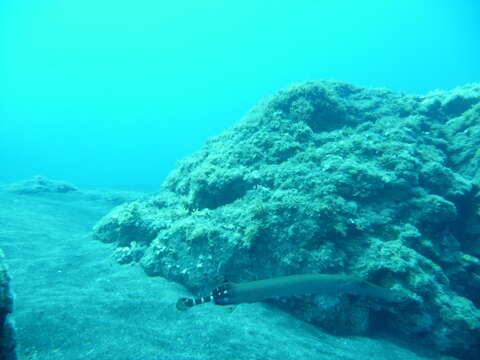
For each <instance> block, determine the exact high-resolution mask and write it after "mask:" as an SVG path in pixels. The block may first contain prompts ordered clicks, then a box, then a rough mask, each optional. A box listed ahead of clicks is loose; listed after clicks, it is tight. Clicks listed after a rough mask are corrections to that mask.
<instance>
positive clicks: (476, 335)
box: [95, 82, 480, 359]
mask: <svg viewBox="0 0 480 360" xmlns="http://www.w3.org/2000/svg"><path fill="white" fill-rule="evenodd" d="M478 149H480V85H469V86H464V87H461V88H458V89H455V90H452V91H447V92H443V91H436V92H433V93H430V94H428V95H426V96H417V95H405V94H397V93H393V92H390V91H388V90H381V89H365V88H360V87H355V86H352V85H349V84H345V83H338V82H307V83H303V84H298V85H294V86H291V87H290V88H288V89H286V90H283V91H280V92H279V93H278V94H276V95H274V96H272V97H270V98H267V99H266V100H264V101H263V102H261V103H260V104H259V105H257V106H256V107H255V108H254V109H253V110H252V111H251V112H250V113H249V114H248V115H247V116H246V117H245V118H244V119H242V121H241V122H240V123H239V124H238V125H237V126H235V127H233V128H232V129H230V130H229V131H226V132H225V133H223V134H221V135H220V136H218V137H216V138H213V139H211V140H210V141H208V143H207V144H206V145H205V146H204V147H203V148H202V149H200V150H199V151H198V152H196V153H194V154H193V155H192V156H190V157H188V158H186V159H184V160H183V161H181V162H180V163H179V165H178V166H177V168H176V169H175V170H174V171H173V172H172V173H171V174H170V176H169V177H168V178H167V180H166V181H165V183H164V184H163V188H162V191H161V192H160V193H159V194H158V195H157V196H155V197H153V198H151V199H150V200H148V201H136V202H132V203H129V204H125V205H122V206H120V207H117V208H115V209H114V210H113V211H112V212H111V213H110V214H108V215H107V216H106V217H105V218H103V219H102V220H101V221H100V222H99V223H98V224H97V225H96V227H95V236H96V238H97V239H99V240H101V241H104V242H114V243H116V246H117V250H116V255H117V258H118V260H119V261H120V262H131V261H138V262H139V263H140V264H141V266H142V267H143V268H144V269H145V271H146V272H147V273H148V274H150V275H161V276H164V277H167V278H169V279H173V280H176V281H179V282H181V283H183V284H185V285H186V286H188V287H189V288H190V289H192V290H193V291H197V292H198V291H200V292H202V291H206V290H207V289H209V288H211V287H213V286H214V285H216V284H217V283H218V282H219V281H221V279H222V278H223V279H228V280H231V281H235V282H237V281H246V280H253V279H261V278H268V277H272V276H278V275H285V274H297V273H346V274H355V275H356V276H359V277H361V278H364V279H367V280H368V281H370V282H372V283H375V284H378V285H381V286H384V287H388V288H392V289H396V290H398V291H401V292H403V293H405V294H406V296H407V300H406V301H405V302H403V303H399V304H395V305H392V304H385V303H382V302H381V301H375V300H372V299H363V298H358V297H349V296H340V297H334V298H333V297H321V296H314V297H307V298H303V299H292V300H291V302H290V304H289V305H286V307H287V308H289V309H290V310H292V311H294V312H295V313H296V314H298V316H300V317H302V318H304V319H306V320H308V321H310V322H312V323H315V324H318V325H319V326H321V327H323V328H325V329H328V330H330V331H332V332H336V333H338V332H339V333H356V334H366V333H368V332H370V331H375V330H376V331H382V332H383V331H385V332H388V333H390V334H395V335H396V336H402V337H405V338H409V337H415V338H416V339H422V341H424V342H425V343H427V344H429V345H430V346H434V347H435V348H436V349H438V350H439V351H442V352H445V353H448V354H452V355H456V356H460V357H462V358H465V359H467V358H471V359H473V358H478V357H479V356H480V349H479V344H480V310H479V309H478V308H479V307H480V295H479V294H480V260H479V256H480V193H479V186H480V166H479V163H480V150H478Z"/></svg>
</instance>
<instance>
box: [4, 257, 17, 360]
mask: <svg viewBox="0 0 480 360" xmlns="http://www.w3.org/2000/svg"><path fill="white" fill-rule="evenodd" d="M9 282H10V277H9V276H8V272H7V266H6V264H5V259H4V255H3V251H2V250H0V359H2V360H16V359H17V356H16V353H15V345H16V341H15V330H14V328H13V325H12V323H11V321H10V319H9V317H8V315H9V314H10V313H11V312H12V311H13V296H12V293H11V292H10V285H9Z"/></svg>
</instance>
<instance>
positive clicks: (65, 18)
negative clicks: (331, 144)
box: [0, 0, 480, 189]
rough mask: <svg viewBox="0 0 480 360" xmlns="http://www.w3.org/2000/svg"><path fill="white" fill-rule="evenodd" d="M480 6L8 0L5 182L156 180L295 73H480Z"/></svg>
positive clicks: (3, 58)
mask: <svg viewBox="0 0 480 360" xmlns="http://www.w3.org/2000/svg"><path fill="white" fill-rule="evenodd" d="M479 14H480V2H479V1H476V0H463V1H449V0H422V1H418V0H403V1H384V0H381V1H373V0H370V1H353V0H351V1H320V0H316V1H315V0H311V1H307V0H297V1H292V2H287V1H278V0H271V1H267V0H265V1H259V0H242V1H241V2H232V1H221V0H211V1H193V0H192V1H168V2H167V1H158V0H136V1H131V2H126V1H125V2H119V1H112V0H103V1H98V0H71V1H59V0H2V1H1V2H0V181H1V182H10V181H17V180H21V179H24V178H28V177H31V176H33V175H35V174H42V175H45V176H48V177H52V178H61V179H65V180H69V181H72V182H74V183H76V184H77V185H83V186H89V185H100V186H116V187H126V188H128V187H130V188H132V187H135V188H145V189H156V188H158V186H159V184H160V183H161V181H162V180H163V178H164V176H165V175H166V174H167V173H168V171H170V169H171V168H172V167H173V166H174V163H175V161H176V160H178V159H179V158H181V157H183V156H185V155H188V154H189V153H190V152H192V151H193V150H195V149H197V148H198V147H200V146H201V145H202V143H203V142H204V141H205V140H206V139H207V138H209V137H211V136H213V135H216V134H218V133H219V132H221V131H222V130H224V129H226V128H228V127H230V126H231V125H232V124H233V123H235V122H236V121H238V119H239V118H240V117H241V116H242V115H243V114H244V113H245V112H246V111H247V110H248V109H249V108H250V107H251V106H252V105H253V104H254V103H255V102H256V101H258V100H259V99H260V98H262V97H264V96H265V95H268V94H271V93H273V92H275V91H277V90H278V89H279V88H282V87H285V86H287V85H289V84H290V83H292V82H299V81H305V80H312V79H324V78H327V79H336V80H342V81H348V82H351V83H354V84H357V85H364V86H375V87H387V88H390V89H392V90H396V91H397V90H398V91H407V92H414V93H425V92H427V91H430V90H433V89H436V88H445V89H449V88H452V87H455V86H457V85H462V84H464V83H469V82H475V81H480V66H478V64H480V45H479V41H478V39H479V38H480V22H478V21H477V20H478V15H479Z"/></svg>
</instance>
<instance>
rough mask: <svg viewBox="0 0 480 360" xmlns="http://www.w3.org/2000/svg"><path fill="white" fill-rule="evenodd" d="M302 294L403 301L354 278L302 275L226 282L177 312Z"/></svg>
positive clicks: (185, 303) (181, 303)
mask: <svg viewBox="0 0 480 360" xmlns="http://www.w3.org/2000/svg"><path fill="white" fill-rule="evenodd" d="M304 294H317V295H342V294H350V295H358V296H366V297H371V298H375V299H380V300H382V301H386V302H393V303H395V302H402V301H404V300H405V298H406V297H405V296H404V295H403V294H402V293H400V292H398V291H395V290H391V289H388V288H384V287H381V286H378V285H375V284H372V283H370V282H368V281H365V280H362V279H359V278H357V277H354V276H349V275H328V274H303V275H290V276H280V277H276V278H272V279H264V280H257V281H250V282H244V283H232V282H227V283H225V284H222V285H220V286H218V287H216V288H215V289H213V291H212V293H211V294H210V295H209V296H203V297H199V298H180V299H178V301H177V309H178V310H181V311H184V310H187V309H188V308H191V307H192V306H195V305H200V304H204V303H207V302H214V303H215V304H216V305H233V304H241V303H245V302H256V301H262V300H266V299H271V298H275V297H280V296H294V295H304Z"/></svg>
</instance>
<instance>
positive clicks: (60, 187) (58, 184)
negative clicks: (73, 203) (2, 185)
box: [7, 176, 78, 195]
mask: <svg viewBox="0 0 480 360" xmlns="http://www.w3.org/2000/svg"><path fill="white" fill-rule="evenodd" d="M7 190H8V191H10V192H14V193H17V194H27V195H34V194H44V193H68V192H72V191H78V188H76V187H75V186H73V185H72V184H69V183H67V182H65V181H58V180H51V179H48V178H46V177H43V176H35V177H33V178H32V179H29V180H25V181H21V182H17V183H14V184H11V185H9V186H8V187H7Z"/></svg>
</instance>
